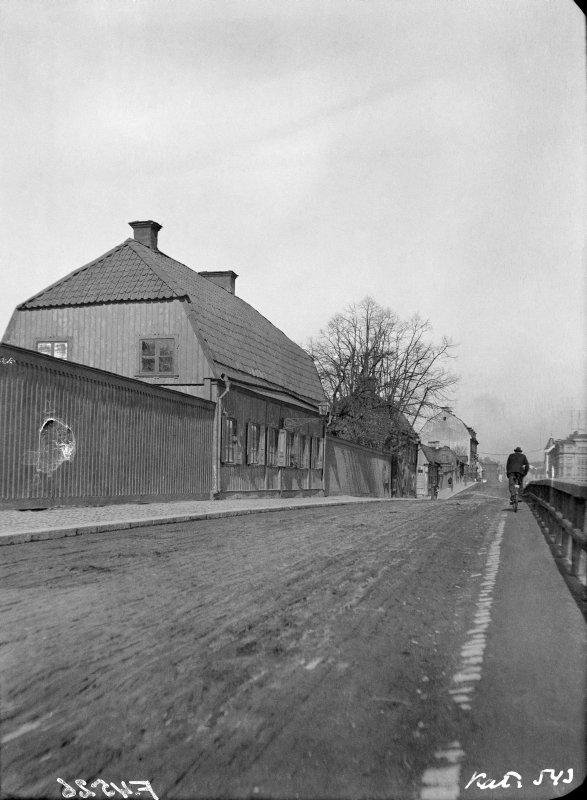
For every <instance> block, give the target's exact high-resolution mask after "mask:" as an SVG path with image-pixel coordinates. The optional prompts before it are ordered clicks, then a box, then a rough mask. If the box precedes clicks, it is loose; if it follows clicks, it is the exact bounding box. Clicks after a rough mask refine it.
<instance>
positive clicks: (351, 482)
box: [324, 436, 391, 497]
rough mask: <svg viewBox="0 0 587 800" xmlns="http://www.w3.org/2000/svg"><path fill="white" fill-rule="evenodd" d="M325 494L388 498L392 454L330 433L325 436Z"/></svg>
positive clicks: (389, 493)
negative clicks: (338, 437) (347, 440)
mask: <svg viewBox="0 0 587 800" xmlns="http://www.w3.org/2000/svg"><path fill="white" fill-rule="evenodd" d="M325 469H326V474H325V476H324V480H325V485H324V493H325V494H326V495H343V494H346V495H355V496H359V497H361V496H367V497H390V495H391V456H390V454H389V453H382V452H379V451H378V450H371V449H369V448H368V447H362V446H361V445H358V444H353V443H352V442H346V441H344V440H343V439H337V438H336V437H333V436H327V437H326V459H325Z"/></svg>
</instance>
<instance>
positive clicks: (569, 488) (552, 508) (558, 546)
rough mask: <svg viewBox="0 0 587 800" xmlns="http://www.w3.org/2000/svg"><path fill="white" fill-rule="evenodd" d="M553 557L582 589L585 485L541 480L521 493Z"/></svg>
mask: <svg viewBox="0 0 587 800" xmlns="http://www.w3.org/2000/svg"><path fill="white" fill-rule="evenodd" d="M524 499H525V500H527V501H528V502H529V503H530V505H531V507H532V510H533V512H534V514H535V516H536V518H537V519H538V522H539V523H540V526H541V527H542V529H543V531H544V533H545V535H546V537H547V539H548V540H549V542H550V543H551V545H552V547H553V549H554V552H555V555H557V556H558V557H559V558H560V559H561V560H562V562H563V564H564V567H565V569H566V571H567V573H568V575H569V576H570V577H571V579H572V580H574V581H575V582H578V583H580V584H581V585H582V586H583V587H585V585H586V582H587V579H586V560H587V516H586V514H585V505H586V501H587V484H583V485H580V484H574V483H566V482H564V481H554V480H542V481H533V482H532V483H529V484H528V485H527V486H526V487H525V489H524Z"/></svg>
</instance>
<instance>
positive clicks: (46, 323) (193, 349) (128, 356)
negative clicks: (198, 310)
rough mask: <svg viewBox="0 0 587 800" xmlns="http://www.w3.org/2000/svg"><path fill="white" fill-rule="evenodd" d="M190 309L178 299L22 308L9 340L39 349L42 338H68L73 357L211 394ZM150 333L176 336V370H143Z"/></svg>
mask: <svg viewBox="0 0 587 800" xmlns="http://www.w3.org/2000/svg"><path fill="white" fill-rule="evenodd" d="M185 309H186V303H185V302H184V301H180V300H172V301H160V302H137V303H130V302H129V303H109V304H100V305H91V306H66V307H62V308H39V309H30V310H23V311H18V310H17V311H15V312H14V314H13V316H12V319H11V321H10V324H9V326H8V328H7V330H6V333H5V335H4V339H3V342H5V343H6V344H14V345H17V346H18V347H25V348H27V349H30V350H35V351H36V349H37V340H39V339H66V340H68V342H69V353H68V361H73V362H75V363H79V364H86V365H88V366H90V367H95V368H97V369H103V370H107V371H109V372H115V373H116V374H118V375H126V376H127V377H129V378H138V379H140V380H143V381H145V382H146V383H150V384H153V385H163V384H165V385H168V386H169V387H170V388H174V387H177V388H178V389H179V390H180V391H183V392H186V393H188V394H192V395H194V396H199V397H206V398H207V399H211V398H209V397H208V394H207V392H209V387H207V386H204V379H205V378H209V377H210V376H211V369H210V367H209V365H208V362H207V359H206V356H205V354H204V352H203V350H202V348H201V346H200V344H199V342H198V340H197V338H196V335H195V333H194V331H193V329H192V327H191V325H190V322H189V320H188V317H187V315H186V313H185ZM145 336H147V337H148V336H174V337H175V338H176V342H177V350H176V356H177V367H178V374H177V375H176V376H174V377H165V378H161V377H145V376H143V375H140V374H139V339H140V338H141V337H145ZM180 384H192V385H191V386H190V385H188V386H185V385H183V386H180Z"/></svg>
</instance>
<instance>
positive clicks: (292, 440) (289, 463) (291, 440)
mask: <svg viewBox="0 0 587 800" xmlns="http://www.w3.org/2000/svg"><path fill="white" fill-rule="evenodd" d="M299 465H300V437H299V434H297V433H290V432H289V431H287V436H286V439H285V466H286V467H294V468H295V467H299Z"/></svg>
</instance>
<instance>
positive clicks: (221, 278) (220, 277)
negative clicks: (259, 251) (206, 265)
mask: <svg viewBox="0 0 587 800" xmlns="http://www.w3.org/2000/svg"><path fill="white" fill-rule="evenodd" d="M198 275H201V276H202V278H207V279H208V280H209V281H212V283H215V284H216V286H220V288H221V289H226V291H227V292H230V294H235V291H234V285H235V283H236V279H237V278H238V275H237V274H236V272H233V271H232V270H231V269H229V270H226V271H224V272H222V271H219V272H199V273H198Z"/></svg>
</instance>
